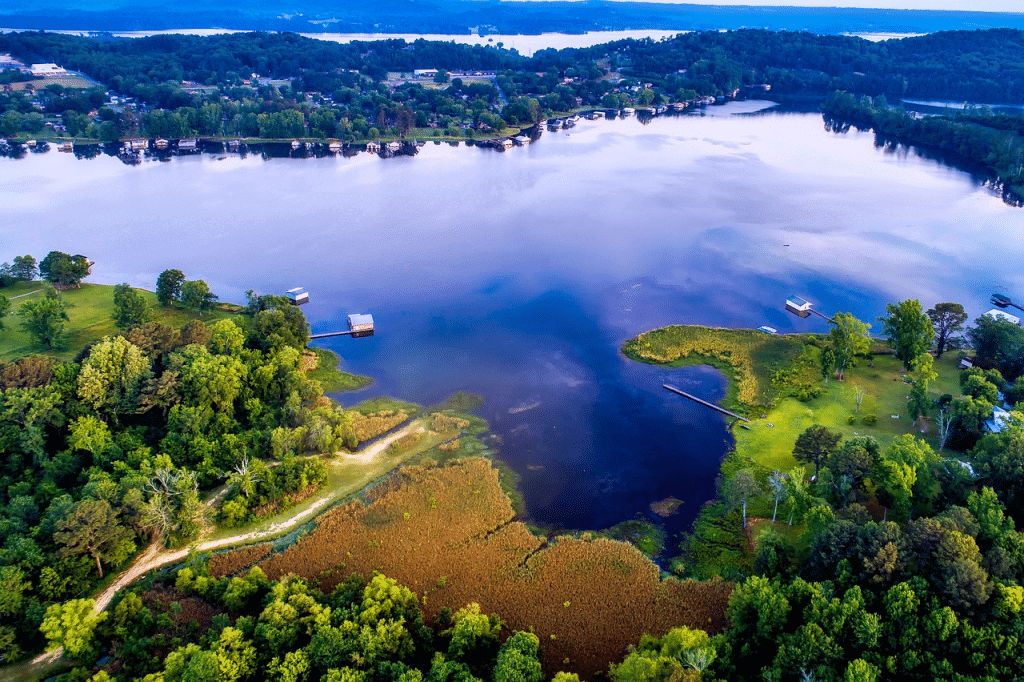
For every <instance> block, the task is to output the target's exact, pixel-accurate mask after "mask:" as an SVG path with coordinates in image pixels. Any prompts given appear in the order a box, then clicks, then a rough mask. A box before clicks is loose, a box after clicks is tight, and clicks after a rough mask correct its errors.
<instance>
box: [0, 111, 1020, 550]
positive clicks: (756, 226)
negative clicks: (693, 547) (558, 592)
mask: <svg viewBox="0 0 1024 682" xmlns="http://www.w3.org/2000/svg"><path fill="white" fill-rule="evenodd" d="M764 106H765V104H763V103H762V104H759V103H754V102H737V103H730V104H728V105H726V106H722V107H709V108H708V109H706V110H705V113H706V114H707V115H704V116H700V115H696V116H694V115H688V116H672V117H658V118H655V119H653V120H651V121H648V122H646V123H645V122H641V121H640V120H638V119H637V118H636V117H631V118H627V119H616V120H612V121H594V122H590V121H582V122H581V123H580V124H579V125H578V126H577V127H576V128H574V129H572V130H570V131H568V133H566V132H565V131H561V132H557V133H554V132H545V133H544V134H543V135H542V136H541V137H540V139H539V140H538V141H537V142H535V143H534V144H532V145H529V146H527V147H517V148H514V149H511V150H509V151H507V152H505V153H498V152H495V151H491V150H485V149H480V148H475V147H472V148H471V147H466V146H464V145H462V146H458V147H453V146H450V145H448V144H437V145H435V144H433V143H428V144H427V145H426V146H424V147H422V148H421V149H420V152H419V154H418V155H417V156H415V157H397V158H393V159H380V158H378V157H376V156H373V155H369V154H365V153H364V154H359V155H356V156H353V157H349V158H344V157H341V156H337V157H327V158H317V159H288V158H275V159H265V158H263V157H261V156H258V155H250V156H248V157H245V158H242V157H239V156H237V155H228V154H217V155H210V154H204V155H196V156H190V157H179V158H175V159H173V161H171V162H169V163H160V162H157V161H145V162H143V163H142V164H141V165H138V166H134V167H133V166H127V165H125V164H123V163H121V162H120V161H119V160H118V159H116V158H111V157H107V156H100V157H97V158H94V159H91V160H77V159H75V158H74V157H73V156H72V155H70V154H61V153H58V152H56V151H51V152H49V153H45V154H28V155H27V156H26V157H25V158H23V159H18V160H15V159H0V223H2V225H3V230H2V235H3V239H2V244H3V249H2V250H3V254H2V255H0V259H3V260H10V258H12V257H13V256H14V255H17V254H25V253H31V254H33V255H35V256H36V257H37V258H41V257H42V256H44V255H45V254H46V253H47V252H48V251H50V250H51V249H59V250H62V251H66V252H70V253H84V254H87V255H88V256H89V257H90V258H92V259H94V260H95V261H96V265H95V267H94V268H93V273H94V274H93V276H92V277H91V281H96V282H102V283H118V282H122V281H127V282H130V283H132V284H133V285H136V286H143V287H147V288H152V287H153V286H154V283H155V280H156V277H157V274H158V273H159V272H160V271H162V270H164V269H166V268H172V267H174V268H180V269H182V270H183V271H184V272H185V273H186V275H187V276H188V277H189V278H190V279H199V278H201V279H205V280H206V281H207V282H208V283H209V284H210V285H211V287H212V289H213V291H214V292H215V293H218V294H219V295H220V296H221V298H222V299H225V300H234V301H239V300H242V298H243V292H244V291H245V290H246V289H249V288H254V289H256V290H257V291H259V292H263V293H283V292H284V291H285V290H286V289H289V288H292V287H295V286H304V287H306V288H307V289H308V290H309V291H310V294H311V299H312V302H311V303H310V304H309V305H306V306H304V307H303V311H304V312H305V313H306V314H307V316H308V317H309V319H310V321H311V323H312V326H313V329H314V331H315V332H324V331H331V330H336V329H340V328H344V324H345V323H344V316H345V315H346V314H348V313H363V312H368V313H372V314H373V315H374V318H375V320H376V323H377V336H375V337H373V338H368V339H349V338H344V337H342V338H336V339H331V340H326V341H324V342H323V345H324V346H326V347H328V348H331V349H332V350H335V351H337V352H338V353H339V354H340V355H341V356H342V358H343V365H344V367H345V368H346V369H348V370H350V371H353V372H357V373H360V374H368V375H372V376H374V377H376V379H377V381H376V383H375V384H374V385H373V386H372V387H370V388H369V389H367V390H365V391H363V392H361V393H359V394H355V395H345V396H340V399H341V400H342V401H343V402H344V403H345V404H351V403H353V402H356V401H358V400H362V399H364V398H367V397H370V396H373V395H378V394H389V395H394V396H396V397H400V398H405V399H410V400H414V401H417V402H421V403H424V404H427V405H429V404H434V403H437V402H439V401H442V400H444V399H445V398H446V397H448V396H449V395H451V394H452V393H453V392H455V391H458V390H465V391H470V392H474V393H479V394H480V395H482V396H484V398H485V403H484V405H483V406H482V407H481V408H480V410H479V414H480V415H481V416H483V417H485V418H486V419H488V420H489V422H490V423H491V425H492V427H493V430H494V432H495V433H496V434H497V435H498V436H500V439H501V445H500V446H499V456H500V457H501V458H502V459H503V460H504V461H506V462H507V463H509V464H510V465H511V466H512V467H513V468H514V469H515V470H516V471H517V472H518V473H519V474H520V475H521V476H522V484H521V488H522V491H523V494H524V497H525V501H526V505H527V508H528V511H529V515H530V518H531V520H532V521H534V522H536V523H538V524H543V525H547V526H550V527H553V528H593V529H597V528H604V527H607V526H610V525H612V524H614V523H617V522H619V521H622V520H626V519H630V518H633V517H635V515H637V514H641V515H644V516H646V517H649V518H656V517H653V516H652V515H651V514H650V511H649V505H650V504H651V503H652V502H656V501H658V500H661V499H664V498H666V497H668V496H670V495H671V496H675V497H677V498H679V499H682V500H685V504H684V505H683V507H682V510H681V511H680V513H679V514H678V515H676V516H674V517H671V518H670V519H668V521H667V522H666V525H667V527H668V529H669V530H670V531H673V532H674V531H678V530H680V529H682V528H685V527H688V525H689V523H690V522H691V521H692V519H693V518H694V516H695V515H696V513H697V511H698V509H699V507H700V505H701V504H702V503H703V502H704V501H705V500H707V499H709V498H711V497H712V496H713V494H714V478H715V475H716V474H717V471H718V463H719V460H720V458H721V456H722V454H723V453H724V452H725V450H726V448H727V447H728V444H729V443H730V441H731V436H730V434H729V432H728V431H727V430H726V427H725V423H724V421H723V419H722V418H721V417H720V416H718V415H717V414H711V413H709V411H707V410H706V408H700V407H698V406H696V405H692V404H686V401H683V400H682V399H681V398H679V397H677V396H674V395H672V394H670V393H668V392H666V391H664V390H662V389H661V384H662V383H665V382H666V381H667V382H669V383H674V384H676V385H678V386H680V387H681V388H684V390H688V391H690V392H691V393H695V394H697V395H699V396H700V397H703V398H706V399H710V400H716V399H718V398H720V397H721V396H722V395H723V394H724V388H725V386H724V382H723V379H722V377H721V376H720V375H719V374H718V373H717V372H716V371H714V370H711V369H709V368H703V367H695V368H686V369H675V370H668V371H664V370H659V369H656V368H653V367H650V366H646V365H640V364H636V363H632V362H630V361H628V360H626V359H625V358H624V357H623V356H622V355H621V354H620V353H619V350H618V349H619V347H620V345H621V344H622V343H623V342H624V341H625V340H626V339H628V338H630V337H632V336H634V335H636V334H637V333H639V332H642V331H645V330H647V329H650V328H652V327H657V326H661V325H665V324H670V323H693V324H707V325H721V326H728V327H757V326H760V325H765V324H767V325H770V326H772V327H776V328H778V329H779V330H780V331H781V332H789V331H824V330H825V326H824V323H823V321H821V320H818V319H816V318H809V319H806V320H801V319H798V318H795V317H792V316H789V315H787V314H786V313H784V312H783V302H784V299H785V298H786V296H788V295H790V294H794V293H796V294H800V295H802V296H804V297H805V298H808V299H809V300H811V301H813V302H814V303H815V304H816V306H817V307H818V308H819V309H821V310H823V311H827V312H835V311H851V312H853V313H854V314H856V315H857V316H858V317H860V318H862V319H865V320H869V321H870V320H873V319H874V318H875V317H876V316H877V315H880V314H882V313H883V312H884V307H885V303H886V302H890V301H896V300H900V299H904V298H907V297H915V298H919V299H920V300H921V301H922V303H924V304H925V305H926V306H928V307H930V306H932V305H933V304H935V303H936V302H940V301H957V302H960V303H963V304H964V306H965V307H966V309H967V310H968V312H969V313H970V314H971V317H972V318H973V317H975V316H977V315H979V314H980V313H982V312H984V311H985V310H987V309H988V308H989V307H990V306H988V305H987V300H988V297H989V295H990V294H991V293H993V292H997V291H999V292H1006V293H1009V294H1011V295H1020V293H1021V291H1024V281H1022V279H1024V273H1022V271H1021V269H1020V267H1019V264H1020V263H1021V262H1022V258H1024V230H1022V228H1024V211H1022V210H1021V209H1017V208H1013V207H1011V206H1008V205H1006V204H1004V203H1003V202H1002V200H1001V198H1000V196H999V194H998V193H997V192H995V191H994V190H992V189H991V188H990V187H988V186H987V184H986V181H985V178H984V177H982V176H979V175H974V174H971V173H970V172H967V171H965V170H962V169H958V168H954V167H951V166H949V165H945V164H943V163H942V162H940V161H938V160H935V159H933V158H930V157H929V156H928V155H922V154H919V153H917V152H916V151H914V150H912V149H907V148H906V147H900V146H895V147H894V146H882V147H878V146H876V145H875V139H874V135H873V134H871V133H863V132H858V131H856V130H850V131H848V132H845V133H836V132H830V131H828V130H827V129H826V127H825V125H824V122H823V120H822V118H821V116H820V115H817V114H810V113H794V112H782V111H775V110H773V109H768V110H761V111H758V109H760V108H761V107H764ZM72 314H74V313H73V312H72Z"/></svg>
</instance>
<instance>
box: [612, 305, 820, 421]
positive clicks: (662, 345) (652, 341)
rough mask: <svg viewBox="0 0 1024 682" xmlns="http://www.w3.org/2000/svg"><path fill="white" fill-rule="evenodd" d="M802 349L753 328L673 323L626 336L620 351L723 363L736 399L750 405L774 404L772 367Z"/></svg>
mask: <svg viewBox="0 0 1024 682" xmlns="http://www.w3.org/2000/svg"><path fill="white" fill-rule="evenodd" d="M802 349H803V344H801V343H800V342H799V341H796V340H793V339H787V338H785V337H781V336H776V335H774V334H766V333H764V332H761V331H758V330H756V329H720V328H712V327H699V326H693V325H673V326H671V327H664V328H662V329H654V330H652V331H649V332H644V333H643V334H640V335H639V336H637V337H636V338H635V339H630V340H629V341H627V342H626V343H625V345H624V346H623V347H622V352H623V353H625V354H626V355H628V356H629V357H631V358H633V359H636V360H641V361H644V362H651V363H655V364H670V363H675V362H677V361H680V360H685V359H687V358H690V357H691V356H697V357H699V358H708V359H711V360H713V361H717V362H718V363H721V364H724V365H728V366H730V367H732V369H733V371H734V374H735V377H734V378H735V382H736V400H737V401H738V402H739V403H740V404H742V405H745V406H747V407H753V406H756V405H760V406H768V405H771V404H773V402H774V400H775V394H774V391H773V390H772V382H771V372H772V368H773V367H774V366H775V365H785V366H788V365H789V364H791V363H792V362H793V361H794V360H796V358H797V357H798V356H799V355H800V353H801V351H802Z"/></svg>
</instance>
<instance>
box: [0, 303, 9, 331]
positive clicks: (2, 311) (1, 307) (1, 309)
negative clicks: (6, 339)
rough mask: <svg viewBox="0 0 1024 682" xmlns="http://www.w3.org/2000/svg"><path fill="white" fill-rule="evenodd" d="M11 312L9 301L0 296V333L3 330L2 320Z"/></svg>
mask: <svg viewBox="0 0 1024 682" xmlns="http://www.w3.org/2000/svg"><path fill="white" fill-rule="evenodd" d="M9 312H11V301H10V299H9V298H7V297H6V296H4V295H3V294H0V331H3V330H4V318H5V317H7V314H8V313H9Z"/></svg>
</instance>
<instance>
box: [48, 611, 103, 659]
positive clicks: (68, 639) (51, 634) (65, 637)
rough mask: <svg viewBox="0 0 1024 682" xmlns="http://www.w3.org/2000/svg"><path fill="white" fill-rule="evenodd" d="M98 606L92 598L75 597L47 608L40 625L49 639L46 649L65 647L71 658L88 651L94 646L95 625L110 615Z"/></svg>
mask: <svg viewBox="0 0 1024 682" xmlns="http://www.w3.org/2000/svg"><path fill="white" fill-rule="evenodd" d="M95 605H96V602H94V601H93V600H92V599H72V600H71V601H68V602H64V603H63V604H53V605H51V606H50V607H48V608H47V609H46V618H45V619H44V620H43V624H42V625H41V626H40V628H39V629H40V630H42V632H43V634H44V635H46V639H47V641H48V642H49V645H48V647H47V648H49V649H56V648H57V647H61V646H62V647H64V651H66V652H67V653H68V655H69V656H71V657H72V658H78V657H80V656H82V655H84V654H86V653H87V652H88V651H89V650H90V649H91V647H92V643H93V633H94V631H95V630H96V627H97V626H98V625H99V624H100V623H102V622H103V621H104V620H106V618H107V614H106V613H96V611H95V610H94V607H95Z"/></svg>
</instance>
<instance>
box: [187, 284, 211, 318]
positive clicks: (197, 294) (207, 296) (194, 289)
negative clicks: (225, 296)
mask: <svg viewBox="0 0 1024 682" xmlns="http://www.w3.org/2000/svg"><path fill="white" fill-rule="evenodd" d="M216 301H217V296H216V295H214V293H213V292H211V291H210V287H209V285H208V284H207V283H206V282H204V281H203V280H201V279H197V280H191V281H188V282H184V283H182V285H181V302H182V304H184V305H185V307H186V308H194V309H195V310H198V311H199V312H200V313H203V312H206V311H207V310H210V309H211V308H213V304H214V303H216Z"/></svg>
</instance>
